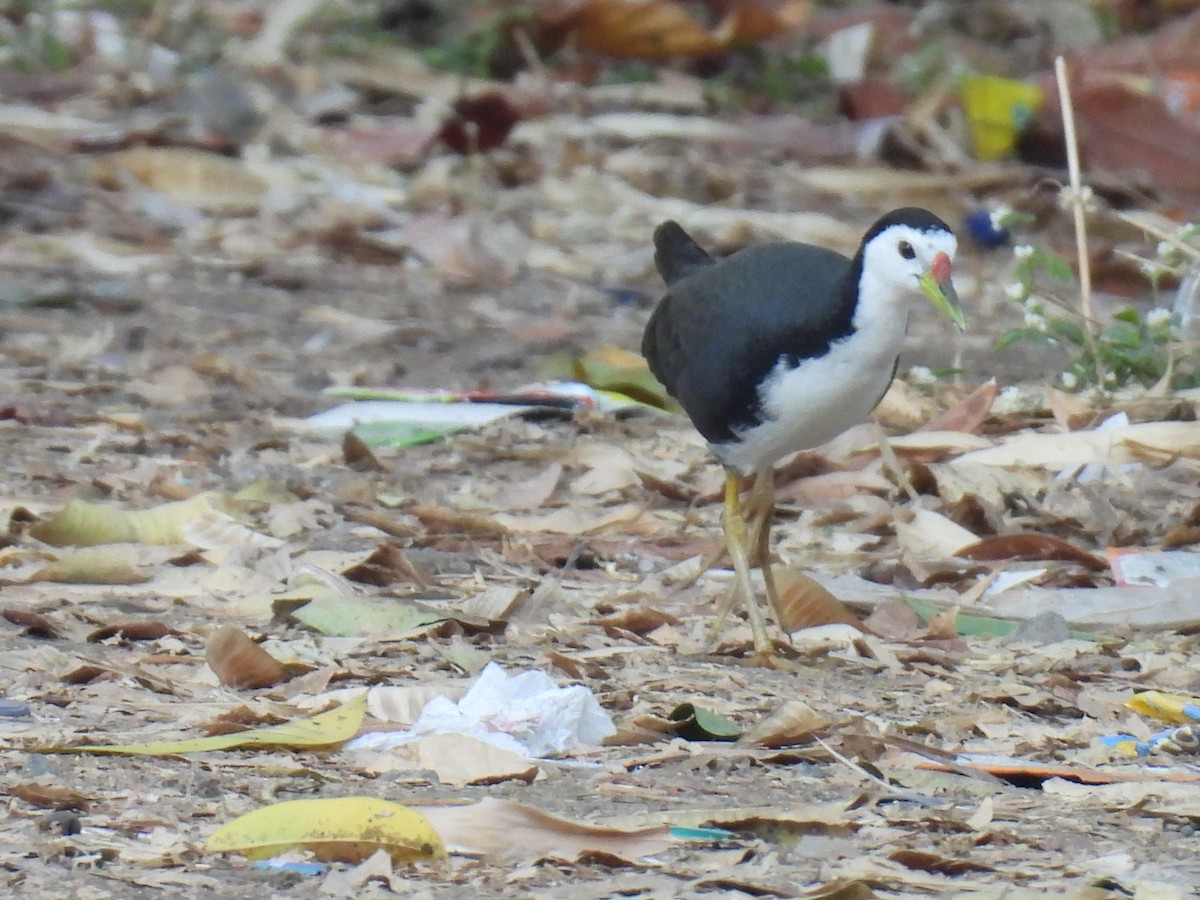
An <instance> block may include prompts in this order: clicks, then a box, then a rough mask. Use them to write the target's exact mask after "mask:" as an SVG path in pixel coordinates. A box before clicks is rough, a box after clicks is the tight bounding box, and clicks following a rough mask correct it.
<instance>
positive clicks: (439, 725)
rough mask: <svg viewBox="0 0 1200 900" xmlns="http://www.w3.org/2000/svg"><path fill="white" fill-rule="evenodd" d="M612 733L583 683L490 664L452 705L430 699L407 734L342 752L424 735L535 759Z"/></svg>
mask: <svg viewBox="0 0 1200 900" xmlns="http://www.w3.org/2000/svg"><path fill="white" fill-rule="evenodd" d="M616 730H617V729H616V726H615V725H613V721H612V718H611V717H610V716H609V714H608V713H607V712H605V711H604V708H603V707H602V706H600V704H599V703H598V702H597V701H596V697H595V695H594V694H593V693H592V692H591V690H590V689H588V688H586V687H584V686H583V685H572V686H570V687H559V686H558V685H556V684H555V683H554V680H553V679H552V678H551V677H550V676H549V675H547V674H546V673H545V672H542V671H540V670H538V669H531V670H529V671H525V672H520V673H518V674H516V675H509V674H508V673H506V672H505V671H504V669H503V668H501V667H500V666H499V665H498V664H496V663H494V662H491V663H488V664H487V666H486V667H485V668H484V670H483V671H482V672H480V673H479V677H478V678H477V679H476V681H475V683H474V684H473V685H471V688H470V690H468V691H467V693H466V694H465V695H464V696H463V698H462V699H461V700H459V701H458V702H457V703H455V702H454V701H453V700H451V699H450V698H448V697H446V696H444V695H442V696H438V697H434V698H433V699H432V700H430V701H429V702H428V703H426V704H425V707H424V709H422V710H421V715H420V716H419V717H418V718H417V721H416V722H414V723H413V726H412V728H411V729H410V730H409V731H386V732H372V733H371V734H364V735H362V736H361V737H358V738H355V739H354V740H352V741H350V742H349V743H348V744H347V745H346V748H347V749H349V750H387V749H389V748H391V747H398V746H400V745H402V744H407V743H410V742H412V741H415V740H417V739H418V738H420V737H423V736H424V735H427V734H466V735H470V736H471V737H474V738H478V739H479V740H481V741H485V742H487V743H489V744H492V745H494V746H496V747H500V748H501V749H503V750H511V751H512V752H514V753H519V754H521V755H522V756H525V757H527V758H529V759H535V758H538V757H543V756H550V755H552V754H556V753H565V752H566V751H568V750H571V749H574V748H576V747H580V746H584V747H588V746H595V745H597V744H599V743H600V742H601V741H602V740H604V738H606V737H608V736H609V735H611V734H615V733H616Z"/></svg>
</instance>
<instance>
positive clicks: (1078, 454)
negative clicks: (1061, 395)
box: [951, 422, 1200, 469]
mask: <svg viewBox="0 0 1200 900" xmlns="http://www.w3.org/2000/svg"><path fill="white" fill-rule="evenodd" d="M1181 456H1182V457H1188V458H1190V459H1195V458H1198V457H1200V428H1197V427H1196V425H1195V423H1193V422H1137V423H1134V424H1132V425H1124V426H1121V427H1118V428H1109V429H1105V430H1096V431H1072V432H1071V433H1069V434H1042V433H1037V432H1028V431H1026V432H1021V433H1019V434H1014V435H1011V436H1009V437H1006V438H1004V439H1003V440H1002V441H1001V442H1000V443H999V444H997V445H995V446H992V447H989V448H987V449H984V450H975V451H973V452H969V453H964V454H963V455H962V456H959V457H958V458H957V459H955V460H953V461H952V462H951V464H952V465H970V464H979V465H988V466H1024V467H1037V468H1043V469H1062V468H1069V467H1071V466H1082V465H1086V464H1088V463H1098V464H1101V465H1105V464H1107V465H1120V464H1122V463H1128V462H1138V461H1159V462H1161V461H1170V460H1172V459H1175V458H1178V457H1181Z"/></svg>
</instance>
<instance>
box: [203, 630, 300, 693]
mask: <svg viewBox="0 0 1200 900" xmlns="http://www.w3.org/2000/svg"><path fill="white" fill-rule="evenodd" d="M204 659H205V661H206V662H207V663H208V667H209V668H210V669H212V670H213V672H215V673H216V675H217V678H218V679H219V680H220V682H221V684H223V685H225V687H228V688H233V689H234V690H238V691H242V690H248V689H252V688H266V687H274V686H275V685H277V684H279V683H280V682H281V681H283V680H284V679H285V678H286V677H287V674H286V672H285V671H284V668H283V666H282V665H281V664H280V663H279V662H278V661H277V660H276V659H275V658H274V657H273V656H271V654H270V653H268V652H267V651H266V650H264V649H263V648H262V647H260V646H259V645H258V644H256V643H254V641H252V640H250V638H249V637H247V636H246V632H244V631H242V629H240V628H238V627H237V626H236V625H222V626H221V627H220V628H218V629H217V630H216V631H215V632H213V634H212V635H211V636H210V637H209V639H208V643H207V645H206V646H205V648H204Z"/></svg>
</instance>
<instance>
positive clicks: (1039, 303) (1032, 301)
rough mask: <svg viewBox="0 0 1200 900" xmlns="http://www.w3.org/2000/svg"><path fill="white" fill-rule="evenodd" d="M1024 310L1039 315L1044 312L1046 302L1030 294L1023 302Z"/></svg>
mask: <svg viewBox="0 0 1200 900" xmlns="http://www.w3.org/2000/svg"><path fill="white" fill-rule="evenodd" d="M1025 308H1026V309H1027V310H1029V311H1030V312H1032V313H1038V314H1041V313H1043V312H1045V311H1046V301H1045V300H1043V299H1042V298H1041V297H1038V296H1036V295H1034V294H1030V295H1029V297H1028V298H1027V299H1026V300H1025Z"/></svg>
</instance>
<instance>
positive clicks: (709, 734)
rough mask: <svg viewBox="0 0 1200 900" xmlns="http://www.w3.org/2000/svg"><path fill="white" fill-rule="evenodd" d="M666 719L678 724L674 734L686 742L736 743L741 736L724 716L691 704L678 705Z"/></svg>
mask: <svg viewBox="0 0 1200 900" xmlns="http://www.w3.org/2000/svg"><path fill="white" fill-rule="evenodd" d="M668 718H669V719H670V720H671V721H672V722H678V723H679V724H678V725H677V726H676V728H675V733H676V734H677V735H679V736H680V737H681V738H683V739H684V740H688V741H736V740H737V739H738V738H739V737H740V736H741V734H742V732H741V729H739V728H738V727H737V725H735V724H734V723H733V722H732V721H730V720H729V719H727V718H725V716H722V715H720V714H719V713H715V712H713V711H712V710H709V709H704V708H703V707H700V706H695V705H694V704H692V703H681V704H679V706H677V707H675V709H673V710H671V715H670V716H668Z"/></svg>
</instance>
